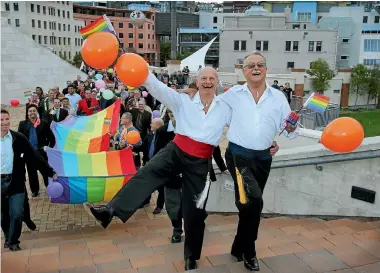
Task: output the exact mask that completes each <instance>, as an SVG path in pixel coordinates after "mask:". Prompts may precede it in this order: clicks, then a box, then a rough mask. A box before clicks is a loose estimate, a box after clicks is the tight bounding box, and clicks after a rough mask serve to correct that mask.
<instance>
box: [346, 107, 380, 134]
mask: <svg viewBox="0 0 380 273" xmlns="http://www.w3.org/2000/svg"><path fill="white" fill-rule="evenodd" d="M340 116H341V117H351V118H354V119H356V120H357V121H359V122H360V123H361V125H362V126H363V128H364V136H365V137H373V136H380V111H364V112H346V113H341V114H340Z"/></svg>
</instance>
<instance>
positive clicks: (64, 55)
mask: <svg viewBox="0 0 380 273" xmlns="http://www.w3.org/2000/svg"><path fill="white" fill-rule="evenodd" d="M63 58H65V59H66V51H63Z"/></svg>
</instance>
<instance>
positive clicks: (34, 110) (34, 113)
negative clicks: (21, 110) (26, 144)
mask: <svg viewBox="0 0 380 273" xmlns="http://www.w3.org/2000/svg"><path fill="white" fill-rule="evenodd" d="M37 113H38V112H37V107H30V108H29V109H28V118H29V119H31V120H34V119H36V118H37Z"/></svg>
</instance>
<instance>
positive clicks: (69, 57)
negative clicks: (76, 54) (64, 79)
mask: <svg viewBox="0 0 380 273" xmlns="http://www.w3.org/2000/svg"><path fill="white" fill-rule="evenodd" d="M69 59H71V52H70V51H69Z"/></svg>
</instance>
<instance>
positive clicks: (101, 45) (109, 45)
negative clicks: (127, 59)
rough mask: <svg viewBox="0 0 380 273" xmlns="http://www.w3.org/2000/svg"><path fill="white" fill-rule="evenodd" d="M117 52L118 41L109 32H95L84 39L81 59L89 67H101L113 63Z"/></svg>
mask: <svg viewBox="0 0 380 273" xmlns="http://www.w3.org/2000/svg"><path fill="white" fill-rule="evenodd" d="M118 53H119V42H118V40H117V38H116V37H115V35H113V34H111V33H109V32H95V33H93V34H91V35H90V36H88V37H87V38H86V40H84V42H83V45H82V58H83V61H84V62H85V63H86V64H87V65H89V66H90V67H93V68H97V69H102V68H107V67H109V66H110V65H111V64H113V63H114V62H115V60H116V58H117V55H118Z"/></svg>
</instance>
